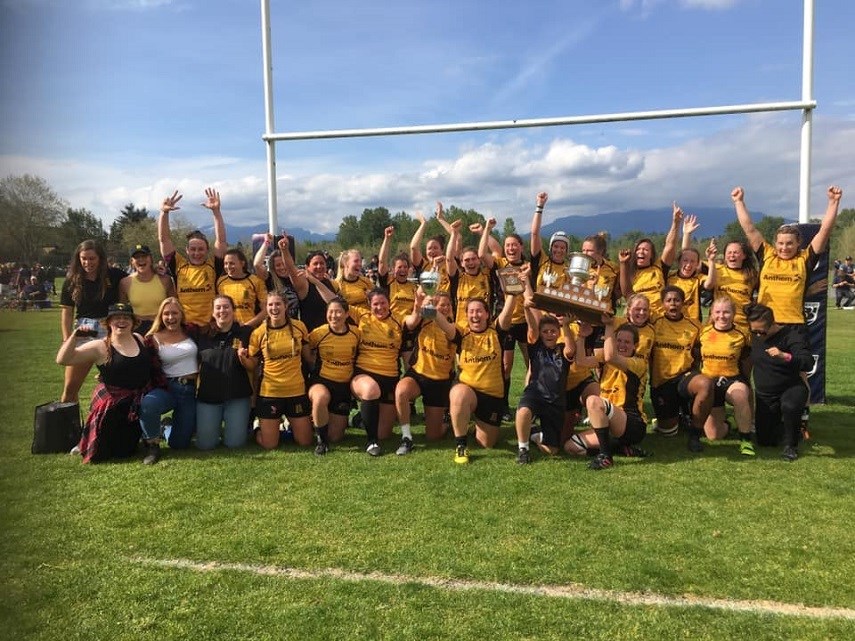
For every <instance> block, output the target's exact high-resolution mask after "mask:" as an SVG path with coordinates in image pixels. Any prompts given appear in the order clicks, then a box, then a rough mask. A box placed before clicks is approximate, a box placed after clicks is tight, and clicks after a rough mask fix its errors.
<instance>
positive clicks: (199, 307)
mask: <svg viewBox="0 0 855 641" xmlns="http://www.w3.org/2000/svg"><path fill="white" fill-rule="evenodd" d="M170 268H171V269H172V273H173V274H174V275H175V291H176V294H177V296H178V300H179V301H181V306H182V307H183V308H184V320H185V321H186V322H188V323H193V324H195V325H207V324H208V323H209V322H210V320H211V313H212V311H213V306H214V295H215V290H216V285H217V268H216V263H215V260H214V258H213V256H209V257H208V260H206V261H205V262H204V263H202V264H201V265H193V264H191V263H190V261H188V260H187V259H186V258H185V257H184V256H183V255H182V254H179V253H178V252H175V254H174V257H173V259H172V260H171V261H170Z"/></svg>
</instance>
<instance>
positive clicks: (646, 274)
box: [618, 202, 683, 320]
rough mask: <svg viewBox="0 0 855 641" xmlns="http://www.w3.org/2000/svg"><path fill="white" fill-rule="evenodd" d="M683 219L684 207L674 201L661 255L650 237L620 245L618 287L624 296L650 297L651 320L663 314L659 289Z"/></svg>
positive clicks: (668, 266) (671, 260)
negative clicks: (629, 248)
mask: <svg viewBox="0 0 855 641" xmlns="http://www.w3.org/2000/svg"><path fill="white" fill-rule="evenodd" d="M682 219H683V210H682V209H680V208H679V207H678V206H677V203H676V202H675V203H674V204H673V205H672V212H671V227H670V229H669V230H668V234H667V235H666V236H665V246H664V247H663V248H662V257H661V258H657V257H656V248H655V247H654V246H653V241H652V240H650V239H649V238H642V239H641V240H639V241H638V242H637V243H635V247H633V249H632V251H630V250H628V249H621V250H620V253H619V255H618V259H619V261H620V290H621V292H623V295H624V296H625V297H629V296H631V295H632V294H644V295H645V296H647V300H649V301H650V317H651V318H653V319H654V320H655V319H656V318H658V317H659V316H661V315H662V313H663V309H662V300H661V294H662V289H663V288H664V287H665V280H666V278H667V276H668V270H669V269H671V263H673V262H674V255H675V253H676V250H677V231H678V229H679V226H680V221H681V220H682Z"/></svg>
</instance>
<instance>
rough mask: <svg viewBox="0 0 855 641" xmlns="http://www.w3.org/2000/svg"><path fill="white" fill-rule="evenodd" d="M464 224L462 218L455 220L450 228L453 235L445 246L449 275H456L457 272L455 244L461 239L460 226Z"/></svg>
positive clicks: (446, 265)
mask: <svg viewBox="0 0 855 641" xmlns="http://www.w3.org/2000/svg"><path fill="white" fill-rule="evenodd" d="M462 225H463V221H462V220H455V221H454V222H453V223H451V225H450V226H449V228H450V229H451V237H450V238H449V239H448V245H446V246H445V268H446V269H447V270H448V276H449V277H451V276H454V275H455V274H456V273H457V260H456V258H455V251H454V246H455V245H456V244H457V243H458V242H459V241H460V227H461V226H462Z"/></svg>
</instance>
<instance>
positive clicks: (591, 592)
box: [131, 557, 855, 620]
mask: <svg viewBox="0 0 855 641" xmlns="http://www.w3.org/2000/svg"><path fill="white" fill-rule="evenodd" d="M131 560H132V561H135V562H137V563H144V564H148V565H157V566H160V567H166V568H176V569H181V570H191V571H193V572H247V573H251V574H257V575H259V576H281V577H285V578H288V579H315V580H316V579H337V580H339V581H348V582H352V583H359V582H362V581H373V582H377V583H387V584H391V585H405V584H414V585H424V586H428V587H432V588H437V589H441V590H454V591H466V590H483V591H485V592H505V593H511V594H521V595H525V596H545V597H550V598H555V599H581V600H586V601H611V602H614V603H623V604H626V605H632V606H639V605H647V606H657V607H668V608H710V609H713V610H727V611H729V612H748V613H751V614H775V615H782V616H794V617H807V618H811V619H847V620H855V610H853V609H851V608H835V607H813V606H807V605H802V604H801V603H780V602H778V601H762V600H761V601H754V600H748V601H746V600H730V599H713V598H706V597H698V596H692V595H684V596H665V595H660V594H652V593H648V592H622V591H619V590H601V589H598V588H586V587H584V586H582V585H578V584H570V585H515V584H512V583H494V582H491V581H466V580H459V579H443V578H439V577H430V576H408V575H404V574H385V573H382V572H351V571H349V570H341V569H338V568H326V569H319V570H300V569H297V568H285V567H279V566H275V565H252V564H249V563H221V562H219V561H207V562H200V561H191V560H189V559H150V558H145V557H134V558H132V559H131Z"/></svg>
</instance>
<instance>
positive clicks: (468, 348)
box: [449, 295, 514, 464]
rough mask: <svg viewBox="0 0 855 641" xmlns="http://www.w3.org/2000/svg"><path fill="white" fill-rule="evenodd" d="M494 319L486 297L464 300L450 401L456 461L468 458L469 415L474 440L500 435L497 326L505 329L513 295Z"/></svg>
mask: <svg viewBox="0 0 855 641" xmlns="http://www.w3.org/2000/svg"><path fill="white" fill-rule="evenodd" d="M504 303H505V304H504V307H503V308H502V312H501V313H500V314H499V316H498V318H497V319H496V322H495V323H491V322H490V310H489V308H488V307H487V301H485V300H482V299H480V298H472V299H470V300H468V301H467V302H466V321H467V323H466V329H465V330H463V331H462V333H460V334H458V336H457V339H456V340H457V353H458V355H459V364H458V367H459V376H458V380H459V382H458V383H457V384H456V385H454V386H453V387H452V388H451V392H450V393H449V405H450V414H451V427H452V429H453V430H454V439H455V456H454V462H455V463H461V464H464V463H468V462H469V449H468V447H467V440H468V435H469V419H470V418H471V417H472V415H473V414H474V415H475V440H477V441H478V443H480V444H481V446H482V447H493V446H494V445H495V444H496V441H497V440H498V439H499V425H500V424H501V422H502V413H503V411H504V407H503V400H502V393H503V391H504V386H505V381H504V376H503V374H502V342H501V339H500V338H499V334H498V332H497V331H496V330H497V329H502V330H505V331H507V329H508V328H509V327H510V326H511V316H512V315H513V312H514V297H513V296H512V295H506V296H505V301H504Z"/></svg>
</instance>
